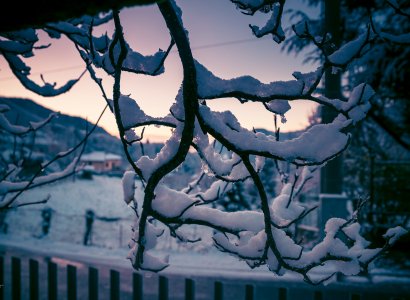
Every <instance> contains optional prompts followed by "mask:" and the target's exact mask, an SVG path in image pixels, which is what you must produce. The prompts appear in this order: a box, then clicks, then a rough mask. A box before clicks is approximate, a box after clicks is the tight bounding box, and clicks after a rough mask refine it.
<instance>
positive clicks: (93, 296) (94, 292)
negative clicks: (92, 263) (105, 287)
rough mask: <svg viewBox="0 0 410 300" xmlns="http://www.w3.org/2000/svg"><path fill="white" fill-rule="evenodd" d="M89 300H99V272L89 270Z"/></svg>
mask: <svg viewBox="0 0 410 300" xmlns="http://www.w3.org/2000/svg"><path fill="white" fill-rule="evenodd" d="M88 299H89V300H98V270H97V269H94V268H91V267H90V268H89V269H88Z"/></svg>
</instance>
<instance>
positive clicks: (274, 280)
mask: <svg viewBox="0 0 410 300" xmlns="http://www.w3.org/2000/svg"><path fill="white" fill-rule="evenodd" d="M0 254H1V255H2V256H3V257H4V272H5V273H4V287H3V289H4V296H5V297H4V299H6V300H9V299H11V257H17V258H20V259H21V290H22V294H21V299H30V298H29V295H28V264H29V263H28V262H29V259H34V260H37V261H38V262H39V276H40V278H39V282H40V299H44V300H46V299H47V263H48V262H49V261H52V262H54V263H56V264H57V280H58V299H66V297H67V296H66V295H67V291H66V290H67V283H66V282H67V277H66V272H67V271H66V266H67V264H70V265H73V266H76V267H77V299H79V300H82V299H88V268H89V267H93V268H97V269H98V272H99V287H98V288H99V299H101V300H105V299H109V297H110V270H116V271H119V272H120V295H121V299H123V300H128V299H130V300H131V299H133V298H132V277H133V276H132V274H133V273H134V270H133V269H132V268H131V267H129V268H124V267H120V268H118V267H116V266H114V265H111V266H110V265H109V263H107V262H103V263H101V264H99V263H98V262H93V263H85V262H81V261H79V260H76V261H72V260H68V259H66V258H62V257H58V255H56V256H51V257H50V256H44V255H41V254H38V253H34V252H30V251H27V250H21V249H18V248H13V247H9V246H0ZM162 275H165V276H166V277H167V278H168V280H169V281H168V284H169V300H181V299H184V295H185V294H184V290H185V278H186V277H187V275H186V272H185V274H182V275H181V274H168V273H166V272H164V273H162ZM158 276H159V275H158V274H152V276H151V277H145V276H144V278H143V295H144V297H143V299H144V300H154V299H155V300H156V299H158ZM190 278H191V279H193V280H194V281H195V299H198V300H199V299H201V300H202V299H213V297H214V282H215V281H220V282H222V283H223V284H224V299H225V300H238V299H245V285H247V284H252V285H254V286H255V299H258V300H264V299H269V300H274V299H278V300H284V299H287V300H295V299H298V300H299V299H307V300H309V299H312V300H313V299H315V297H314V294H315V291H321V292H322V293H323V298H322V299H323V300H327V299H329V300H330V299H331V300H339V299H340V300H350V299H352V300H353V299H361V300H365V299H369V300H378V299H380V300H391V299H408V300H410V284H408V283H409V280H408V279H406V280H403V281H401V282H400V279H397V280H396V282H385V281H384V282H380V283H372V282H370V281H369V280H368V279H366V278H361V279H355V280H354V281H352V280H348V278H345V279H343V278H339V280H338V281H337V282H334V283H331V284H329V285H328V286H326V287H324V286H323V285H321V286H318V287H313V286H310V285H308V284H306V283H303V282H300V281H296V282H295V281H294V280H288V281H287V280H280V278H278V277H277V276H273V275H272V277H267V278H264V279H261V278H258V280H255V279H252V278H241V277H235V278H229V277H227V276H226V274H221V276H219V275H218V274H214V275H213V276H208V275H193V276H190ZM406 281H407V282H406ZM280 288H286V289H287V296H286V298H284V297H283V296H282V297H281V298H279V289H280ZM352 295H353V297H352ZM355 295H361V296H360V298H359V297H358V296H355ZM392 297H393V298H392Z"/></svg>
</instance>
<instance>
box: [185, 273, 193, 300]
mask: <svg viewBox="0 0 410 300" xmlns="http://www.w3.org/2000/svg"><path fill="white" fill-rule="evenodd" d="M185 300H195V281H193V280H192V279H188V278H187V279H185Z"/></svg>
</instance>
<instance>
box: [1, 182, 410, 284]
mask: <svg viewBox="0 0 410 300" xmlns="http://www.w3.org/2000/svg"><path fill="white" fill-rule="evenodd" d="M138 184H139V183H138ZM138 184H137V185H138ZM48 193H50V194H51V196H52V198H51V199H50V200H49V202H48V203H47V204H40V205H33V206H26V207H20V208H18V209H14V210H10V211H8V213H7V217H6V220H5V221H6V223H7V224H8V233H7V234H0V245H5V246H11V247H16V248H21V249H27V250H30V251H34V252H38V253H42V254H44V255H50V256H51V255H52V256H58V257H63V258H67V259H71V260H76V261H80V262H84V263H87V262H89V263H93V262H94V263H95V262H98V263H100V264H107V265H112V266H118V267H124V268H131V263H130V262H129V261H128V260H126V259H125V257H126V255H127V253H128V247H127V242H128V239H129V236H130V235H131V224H132V221H133V217H134V211H133V210H132V209H131V208H130V207H128V206H127V205H126V204H125V202H124V200H123V195H122V184H121V179H120V178H115V177H107V176H94V177H93V180H80V179H76V180H75V182H74V181H73V179H68V180H65V181H62V182H59V183H55V184H52V185H47V186H44V187H41V188H37V189H34V190H32V191H29V192H28V193H26V194H23V195H22V196H21V198H20V200H21V201H22V202H23V201H29V200H30V201H33V200H36V199H41V198H44V196H45V195H47V194H48ZM135 196H136V199H137V200H138V202H139V205H140V204H141V200H142V196H143V195H142V190H141V187H140V186H138V188H137V190H136V193H135ZM45 208H51V209H52V217H51V226H50V231H49V234H48V235H47V236H45V237H41V238H39V236H41V233H42V230H41V227H42V217H41V212H42V210H43V209H45ZM88 209H91V210H93V211H94V213H95V215H96V219H95V220H94V224H93V231H92V245H91V246H83V245H82V243H83V238H84V233H85V229H86V225H85V212H86V210H88ZM110 219H111V220H110ZM116 219H117V220H116ZM157 226H159V227H160V224H157ZM181 231H183V232H184V233H185V234H186V235H188V236H189V237H190V238H193V239H196V238H198V237H201V238H202V239H203V240H202V241H201V242H198V243H195V244H181V243H178V242H177V241H176V240H175V239H173V238H171V237H170V236H169V233H168V232H167V231H166V232H165V233H164V235H163V236H162V237H161V238H160V239H159V240H158V245H157V247H156V249H155V250H153V251H154V253H153V254H155V255H156V256H160V257H161V256H163V255H165V254H166V253H171V256H170V264H171V266H170V267H169V268H167V269H166V270H165V271H164V273H165V274H167V273H168V274H169V273H183V274H191V275H209V276H214V275H218V276H227V277H230V278H235V277H252V278H259V279H261V280H263V279H265V280H272V279H273V278H274V275H273V274H272V273H271V272H269V271H268V269H267V267H266V266H262V267H260V268H256V269H255V270H251V269H250V268H249V267H248V266H247V265H246V263H245V262H243V261H238V260H237V259H235V258H233V257H230V256H228V255H227V254H225V253H220V252H219V251H217V250H216V249H215V248H214V247H213V246H212V239H211V237H212V235H213V232H212V229H208V228H204V227H201V226H190V227H188V228H185V229H184V227H182V228H181ZM330 272H332V269H331V268H329V267H324V268H322V269H321V270H317V271H316V272H315V275H314V276H312V278H315V277H316V278H317V279H320V278H322V277H323V275H324V274H325V273H330ZM372 273H373V276H372V281H373V282H377V281H385V280H386V279H389V278H390V279H389V280H391V279H393V278H394V281H395V282H397V281H399V282H400V281H403V282H407V283H409V282H410V277H409V276H407V275H406V274H401V275H405V276H399V277H397V276H394V277H392V276H391V275H392V274H391V273H392V272H391V271H389V270H381V269H376V270H374V271H372ZM376 274H377V275H376ZM312 275H313V274H312ZM387 275H389V276H387ZM398 275H400V274H398ZM386 276H387V277H386ZM275 278H276V279H278V280H292V281H293V280H296V281H299V280H300V281H302V278H301V276H300V275H299V274H292V273H288V274H286V275H285V276H284V277H281V279H279V278H278V277H277V276H275ZM351 280H355V281H357V280H368V279H366V278H356V279H351Z"/></svg>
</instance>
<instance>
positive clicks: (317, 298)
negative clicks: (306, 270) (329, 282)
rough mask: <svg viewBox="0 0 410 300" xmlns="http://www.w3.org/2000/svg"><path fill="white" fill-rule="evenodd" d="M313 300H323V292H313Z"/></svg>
mask: <svg viewBox="0 0 410 300" xmlns="http://www.w3.org/2000/svg"><path fill="white" fill-rule="evenodd" d="M314 300H323V292H322V291H315V295H314Z"/></svg>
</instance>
